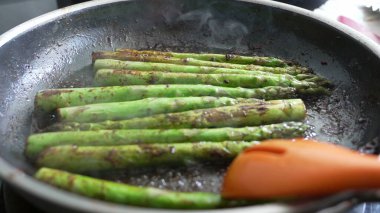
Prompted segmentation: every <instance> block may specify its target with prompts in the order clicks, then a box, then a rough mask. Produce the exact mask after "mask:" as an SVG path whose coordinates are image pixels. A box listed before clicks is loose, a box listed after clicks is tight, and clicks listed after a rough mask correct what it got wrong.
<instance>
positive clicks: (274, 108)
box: [46, 99, 306, 131]
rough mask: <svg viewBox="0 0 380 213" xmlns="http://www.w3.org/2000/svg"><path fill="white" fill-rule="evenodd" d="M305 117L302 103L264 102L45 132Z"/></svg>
mask: <svg viewBox="0 0 380 213" xmlns="http://www.w3.org/2000/svg"><path fill="white" fill-rule="evenodd" d="M305 116H306V109H305V105H304V103H303V102H302V100H301V99H288V100H274V101H267V102H265V103H264V104H237V105H234V106H225V107H217V108H210V109H198V110H190V111H185V112H176V113H167V114H159V115H152V116H147V117H143V118H132V119H128V120H120V121H103V122H97V123H77V122H66V123H56V124H53V125H52V126H50V127H48V128H47V129H46V131H78V130H101V129H155V128H163V129H165V128H175V129H179V128H215V127H243V126H257V125H261V124H271V123H280V122H284V121H301V120H303V119H304V118H305Z"/></svg>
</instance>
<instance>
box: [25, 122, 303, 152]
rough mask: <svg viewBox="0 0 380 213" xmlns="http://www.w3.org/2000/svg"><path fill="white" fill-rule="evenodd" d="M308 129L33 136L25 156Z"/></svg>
mask: <svg viewBox="0 0 380 213" xmlns="http://www.w3.org/2000/svg"><path fill="white" fill-rule="evenodd" d="M307 128H308V126H307V125H305V124H303V123H300V122H285V123H279V124H271V125H263V126H258V127H243V128H213V129H130V130H100V131H80V132H70V131H67V132H47V133H39V134H33V135H31V136H29V138H28V140H27V144H26V148H25V154H26V156H27V157H28V158H30V159H34V158H35V157H36V156H37V155H38V154H39V153H40V152H42V151H43V150H45V149H47V148H49V147H53V146H59V145H76V146H117V145H128V144H152V143H183V142H199V141H215V142H220V141H260V140H264V139H271V138H296V137H302V136H304V133H305V131H306V130H307Z"/></svg>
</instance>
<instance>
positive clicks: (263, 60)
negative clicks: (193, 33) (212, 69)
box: [118, 49, 288, 67]
mask: <svg viewBox="0 0 380 213" xmlns="http://www.w3.org/2000/svg"><path fill="white" fill-rule="evenodd" d="M118 52H126V53H129V54H130V55H135V56H138V55H148V56H166V57H174V58H181V59H185V58H194V59H198V60H203V61H216V62H227V63H234V64H257V65H262V66H268V67H287V66H288V63H287V62H286V61H283V60H281V59H278V58H274V57H261V56H241V55H234V54H214V53H177V52H159V51H149V50H148V51H138V50H132V49H119V50H118Z"/></svg>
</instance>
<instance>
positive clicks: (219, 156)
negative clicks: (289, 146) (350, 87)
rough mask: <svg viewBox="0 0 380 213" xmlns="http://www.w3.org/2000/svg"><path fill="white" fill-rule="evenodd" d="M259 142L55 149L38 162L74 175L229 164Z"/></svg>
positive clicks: (52, 148)
mask: <svg viewBox="0 0 380 213" xmlns="http://www.w3.org/2000/svg"><path fill="white" fill-rule="evenodd" d="M254 144H257V142H235V141H226V142H199V143H173V144H149V145H148V144H139V145H120V146H72V145H66V146H55V147H51V148H48V149H46V150H45V151H43V152H42V153H41V154H40V155H39V156H38V158H37V161H36V164H37V166H39V167H49V168H56V169H63V170H67V171H73V172H90V171H106V170H114V169H123V170H129V169H136V168H146V167H157V166H186V165H191V164H199V163H206V162H229V161H231V160H232V159H233V158H234V157H236V156H237V155H238V154H239V153H240V152H241V151H243V150H244V149H245V148H247V147H250V146H252V145H254Z"/></svg>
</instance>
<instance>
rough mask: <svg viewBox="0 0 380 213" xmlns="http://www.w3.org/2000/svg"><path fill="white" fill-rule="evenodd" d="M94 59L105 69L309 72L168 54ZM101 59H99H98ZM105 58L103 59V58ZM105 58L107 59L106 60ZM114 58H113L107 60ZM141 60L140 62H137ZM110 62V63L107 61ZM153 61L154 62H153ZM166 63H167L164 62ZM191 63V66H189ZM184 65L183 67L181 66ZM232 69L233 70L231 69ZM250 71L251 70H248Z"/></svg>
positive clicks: (103, 54)
mask: <svg viewBox="0 0 380 213" xmlns="http://www.w3.org/2000/svg"><path fill="white" fill-rule="evenodd" d="M93 59H94V60H95V68H96V69H98V68H100V69H104V68H114V69H132V70H140V69H141V70H157V71H160V70H161V71H163V70H169V69H173V71H175V72H178V71H179V69H181V71H182V70H189V71H191V72H194V71H193V70H195V69H196V68H195V67H194V66H198V69H199V70H201V71H204V72H208V73H209V72H213V71H219V70H220V71H222V70H223V69H215V67H220V68H228V69H226V71H230V69H237V70H252V71H262V72H269V73H278V74H291V75H296V74H300V73H308V70H307V69H305V68H300V67H265V66H259V65H253V64H248V65H246V64H231V63H223V62H214V61H202V60H198V59H194V58H184V59H180V58H174V57H168V56H157V55H153V56H149V55H141V54H140V55H131V54H128V53H126V52H96V53H93ZM98 59H99V61H97V60H98ZM101 59H103V60H101ZM104 59H105V60H104ZM107 59H113V60H107ZM115 60H120V61H124V63H117V62H116V61H115ZM136 61H140V62H136ZM107 62H108V63H107ZM152 62H153V63H152ZM162 63H165V64H162ZM121 64H122V65H121ZM174 64H178V65H187V66H176V65H174ZM188 65H190V66H188ZM181 67H182V68H181ZM231 71H232V70H231ZM248 73H249V72H248Z"/></svg>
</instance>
